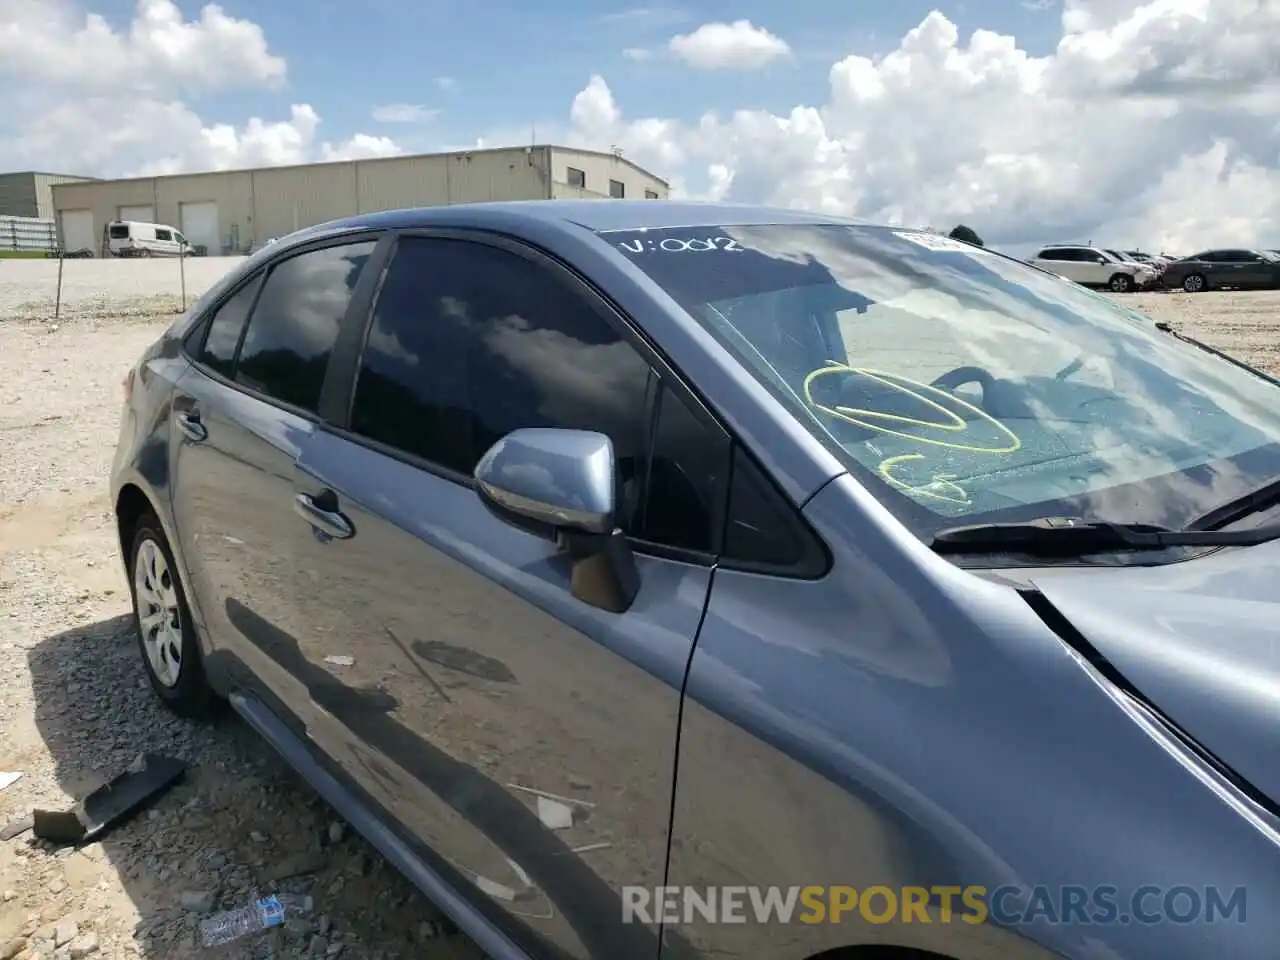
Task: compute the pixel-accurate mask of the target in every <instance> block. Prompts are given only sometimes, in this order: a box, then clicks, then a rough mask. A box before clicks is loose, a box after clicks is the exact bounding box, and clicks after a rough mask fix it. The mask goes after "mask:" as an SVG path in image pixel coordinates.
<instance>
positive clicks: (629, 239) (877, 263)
mask: <svg viewBox="0 0 1280 960" xmlns="http://www.w3.org/2000/svg"><path fill="white" fill-rule="evenodd" d="M602 236H603V237H604V238H605V239H606V240H607V241H608V242H609V243H611V244H613V245H614V246H615V247H616V248H617V249H618V250H620V251H621V252H622V253H624V254H625V255H626V256H628V257H629V258H630V259H631V260H632V261H633V262H634V263H635V264H636V265H637V266H639V267H640V268H641V269H642V270H644V271H645V272H646V273H647V274H648V275H649V276H650V277H652V278H653V279H654V281H655V282H657V283H658V284H659V285H660V286H662V287H663V288H664V289H665V290H666V291H667V292H668V293H669V294H670V295H671V296H672V297H673V298H674V299H675V300H676V301H677V302H678V303H680V305H681V306H682V307H684V309H685V310H686V311H688V313H689V314H690V315H691V316H692V317H693V318H694V319H695V320H696V321H697V322H699V323H700V324H702V325H703V326H705V327H706V328H707V329H708V330H709V331H710V332H711V333H712V334H713V335H714V336H715V337H717V339H719V340H720V341H721V343H722V344H724V346H725V347H726V348H727V349H729V350H730V351H731V352H732V353H733V354H735V355H736V356H737V358H738V359H739V361H740V362H741V364H742V365H743V366H744V367H745V368H746V369H747V370H748V371H749V372H750V373H751V374H752V375H754V376H755V377H756V378H757V379H758V380H759V381H760V382H761V383H762V384H763V385H764V386H765V387H766V388H768V389H769V390H771V391H772V392H773V394H774V395H775V396H776V397H777V398H778V400H779V401H780V402H782V403H783V404H784V405H785V406H786V407H787V408H788V409H789V410H790V411H791V412H792V413H793V414H794V416H795V417H796V419H797V420H798V421H799V422H800V423H801V424H803V425H804V426H805V427H806V428H807V429H808V430H810V431H811V432H812V433H813V434H814V435H815V436H816V437H817V438H818V439H819V440H821V441H822V442H823V443H824V444H825V445H827V446H828V447H829V448H830V449H831V450H832V451H833V452H835V453H836V455H837V456H839V457H840V458H841V459H842V460H843V461H844V462H845V463H846V464H847V465H848V467H849V469H850V470H851V471H852V472H854V474H855V475H856V476H857V477H858V478H859V479H860V480H861V481H862V482H863V483H864V484H866V485H867V486H868V488H869V489H871V490H872V491H873V492H874V493H875V494H876V495H877V496H878V497H879V498H880V499H881V500H882V501H883V502H884V503H885V504H886V505H887V506H888V507H889V508H890V509H892V510H893V511H894V512H895V513H896V514H897V515H898V516H899V517H900V518H901V519H902V520H903V521H904V522H905V523H906V524H907V525H908V526H909V527H910V528H911V529H912V530H913V531H914V532H916V533H917V535H919V536H921V537H922V538H923V539H926V540H928V539H929V538H930V537H931V536H932V534H933V533H934V532H936V531H937V530H938V529H939V528H941V527H944V526H954V525H955V524H957V523H986V522H995V521H1015V520H1026V519H1031V518H1034V517H1041V516H1074V517H1088V518H1091V519H1103V520H1112V521H1117V522H1127V521H1136V522H1147V523H1159V524H1164V525H1168V526H1171V527H1180V526H1185V524H1186V523H1187V522H1189V521H1190V520H1191V519H1193V518H1195V517H1197V516H1199V515H1200V514H1201V513H1203V512H1206V511H1208V510H1209V509H1211V508H1212V507H1214V506H1217V505H1218V504H1220V503H1221V502H1223V501H1224V500H1226V499H1230V498H1231V497H1232V496H1238V495H1240V494H1242V493H1244V492H1245V491H1247V490H1250V489H1252V488H1254V487H1256V486H1258V485H1260V484H1261V483H1263V482H1265V481H1267V480H1269V479H1271V478H1273V477H1275V476H1276V475H1277V474H1280V388H1277V386H1276V385H1275V384H1273V383H1271V382H1269V381H1267V380H1266V379H1264V378H1262V377H1258V376H1256V375H1254V374H1251V373H1249V372H1248V371H1246V370H1242V369H1241V368H1240V367H1238V366H1236V365H1234V364H1232V363H1230V362H1229V361H1227V360H1224V359H1222V358H1220V357H1216V356H1213V355H1211V354H1210V353H1207V352H1205V351H1203V350H1200V349H1198V348H1196V347H1194V346H1192V345H1190V344H1188V343H1185V342H1183V341H1180V340H1178V339H1177V338H1176V337H1174V336H1172V335H1170V334H1168V333H1165V332H1162V331H1160V330H1158V329H1157V328H1156V327H1155V325H1154V324H1153V323H1152V322H1151V321H1150V320H1149V319H1148V318H1146V317H1143V316H1141V315H1139V314H1137V313H1135V312H1134V311H1132V310H1129V309H1127V308H1125V307H1122V306H1120V305H1119V304H1118V303H1116V302H1115V301H1113V300H1111V299H1109V298H1107V297H1105V296H1102V295H1097V294H1092V293H1089V292H1086V291H1083V290H1080V289H1079V288H1078V287H1076V286H1075V285H1073V284H1069V283H1064V282H1062V281H1061V280H1059V279H1057V278H1054V277H1052V276H1050V275H1047V274H1045V273H1043V272H1041V271H1038V270H1033V269H1031V268H1029V267H1027V266H1025V265H1022V264H1020V263H1017V262H1015V261H1012V260H1010V259H1008V258H1004V257H1001V256H999V255H997V254H994V253H992V252H989V251H986V250H983V249H981V248H977V247H972V246H970V245H968V244H961V243H958V242H955V241H950V240H948V239H947V238H945V237H938V236H934V235H931V234H924V233H918V232H913V231H909V230H896V229H893V228H887V227H885V228H881V227H863V226H840V225H823V224H813V225H771V226H752V227H720V228H705V229H696V230H694V229H673V230H665V229H662V230H655V229H650V230H647V231H634V232H625V231H623V232H607V233H604V234H602ZM1135 562H1141V561H1140V560H1137V561H1135Z"/></svg>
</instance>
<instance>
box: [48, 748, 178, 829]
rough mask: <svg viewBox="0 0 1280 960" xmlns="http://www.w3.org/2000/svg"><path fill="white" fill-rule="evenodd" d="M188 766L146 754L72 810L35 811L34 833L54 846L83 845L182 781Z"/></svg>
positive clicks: (173, 760) (170, 758)
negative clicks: (61, 844)
mask: <svg viewBox="0 0 1280 960" xmlns="http://www.w3.org/2000/svg"><path fill="white" fill-rule="evenodd" d="M186 770H187V765H186V764H185V763H183V762H182V761H181V760H176V759H174V758H173V757H166V756H164V755H163V754H159V753H144V754H143V755H142V756H141V757H139V758H138V761H137V762H135V763H134V764H133V765H132V766H131V767H130V768H129V769H128V770H127V771H125V772H124V773H122V774H120V775H119V776H117V777H115V778H113V779H112V780H110V781H108V782H107V783H104V784H103V785H102V786H100V787H98V789H96V790H94V791H92V792H91V793H89V794H88V795H87V796H86V797H85V798H84V799H83V800H81V801H80V802H79V803H78V804H76V805H75V806H74V807H73V808H72V809H70V810H33V811H32V812H31V819H32V832H33V833H35V835H36V836H37V837H39V838H41V839H42V840H48V841H50V842H51V843H84V842H86V841H88V840H91V839H94V838H96V837H97V836H98V835H99V834H101V833H102V832H103V831H104V830H106V829H107V828H108V827H110V826H112V825H114V824H116V823H118V822H119V821H121V820H123V819H125V817H127V816H129V815H130V814H133V813H136V812H138V811H139V810H141V809H142V808H143V807H145V806H146V805H147V804H149V803H150V802H151V801H152V800H154V799H156V798H157V797H158V796H159V795H160V794H161V793H163V792H164V791H165V790H168V789H169V788H170V787H172V786H173V785H174V784H175V783H177V782H178V781H179V780H181V779H182V775H183V774H184V773H186Z"/></svg>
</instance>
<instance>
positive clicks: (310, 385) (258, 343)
mask: <svg viewBox="0 0 1280 960" xmlns="http://www.w3.org/2000/svg"><path fill="white" fill-rule="evenodd" d="M373 248H374V241H372V240H370V241H366V242H363V243H353V244H346V245H343V246H335V247H325V248H322V249H320V250H312V251H310V252H308V253H303V254H299V255H298V256H296V257H291V258H290V259H288V260H285V261H284V262H282V263H280V264H279V265H278V266H276V267H275V268H273V269H272V270H271V272H270V273H269V274H268V275H267V280H266V283H265V285H264V286H263V288H262V295H261V296H260V297H259V298H258V303H257V306H256V307H254V310H253V316H252V317H251V318H250V320H249V329H248V330H247V331H246V333H245V337H244V345H243V346H242V347H241V348H240V357H239V359H238V361H237V362H236V367H235V379H236V381H237V382H239V383H242V384H244V385H245V386H246V387H249V388H250V389H253V390H257V391H258V392H260V393H264V394H266V395H267V396H269V397H273V398H275V399H276V400H280V401H282V402H284V403H287V404H289V405H291V406H294V407H297V408H298V409H301V410H307V411H310V412H315V411H316V410H317V409H318V407H319V406H320V390H321V388H322V387H323V385H324V376H325V370H326V368H327V367H328V363H329V355H330V354H331V353H332V352H333V345H334V342H335V341H336V340H337V338H338V327H339V326H340V325H341V323H342V319H343V317H344V316H346V313H347V307H348V305H349V304H350V303H351V295H352V293H353V291H354V290H355V286H356V281H357V280H359V278H360V272H361V270H362V269H363V268H364V265H365V263H366V262H367V261H368V259H369V255H370V254H371V253H372V252H373Z"/></svg>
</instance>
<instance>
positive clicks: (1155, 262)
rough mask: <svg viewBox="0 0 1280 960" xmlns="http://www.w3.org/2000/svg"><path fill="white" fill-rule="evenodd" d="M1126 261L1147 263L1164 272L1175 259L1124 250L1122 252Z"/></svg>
mask: <svg viewBox="0 0 1280 960" xmlns="http://www.w3.org/2000/svg"><path fill="white" fill-rule="evenodd" d="M1121 252H1122V253H1123V254H1124V257H1125V259H1126V260H1136V261H1137V262H1138V263H1147V264H1150V265H1151V266H1153V267H1155V268H1156V270H1157V271H1162V270H1164V268H1165V267H1167V266H1168V265H1169V264H1170V263H1172V262H1173V261H1174V259H1175V258H1174V257H1167V256H1165V255H1164V254H1162V253H1144V252H1142V251H1141V250H1124V251H1121Z"/></svg>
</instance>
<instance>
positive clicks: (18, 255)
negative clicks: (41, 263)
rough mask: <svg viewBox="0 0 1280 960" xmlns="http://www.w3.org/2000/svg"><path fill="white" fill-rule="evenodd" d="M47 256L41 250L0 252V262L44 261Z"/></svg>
mask: <svg viewBox="0 0 1280 960" xmlns="http://www.w3.org/2000/svg"><path fill="white" fill-rule="evenodd" d="M48 256H49V254H47V253H46V252H45V251H43V250H0V260H44V259H47V258H48Z"/></svg>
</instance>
